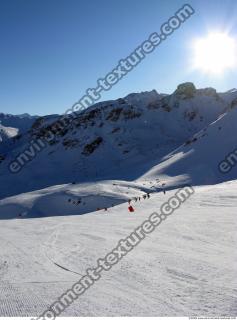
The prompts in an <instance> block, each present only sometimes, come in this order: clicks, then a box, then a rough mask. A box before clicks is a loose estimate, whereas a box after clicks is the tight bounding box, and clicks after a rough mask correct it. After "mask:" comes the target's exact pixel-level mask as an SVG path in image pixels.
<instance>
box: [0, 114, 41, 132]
mask: <svg viewBox="0 0 237 320" xmlns="http://www.w3.org/2000/svg"><path fill="white" fill-rule="evenodd" d="M37 118H38V117H37V116H30V115H29V114H27V113H24V114H20V115H12V114H4V113H0V124H2V125H3V126H4V127H11V128H16V129H18V131H19V133H25V132H26V131H27V130H28V129H30V127H31V126H32V124H33V123H34V122H35V120H36V119H37Z"/></svg>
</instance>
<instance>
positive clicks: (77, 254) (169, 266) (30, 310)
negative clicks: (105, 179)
mask: <svg viewBox="0 0 237 320" xmlns="http://www.w3.org/2000/svg"><path fill="white" fill-rule="evenodd" d="M144 187H146V186H144ZM147 187H148V186H147ZM73 188H74V187H73ZM75 188H76V186H75ZM94 188H95V186H94ZM124 188H125V185H124ZM57 189H58V192H59V193H60V192H61V193H62V192H68V189H67V187H66V186H63V187H61V189H60V188H59V187H57ZM126 189H127V192H131V193H129V196H131V195H133V194H134V193H133V191H130V189H129V188H128V185H127V186H126ZM60 190H61V191H60ZM63 190H64V191H63ZM87 190H88V189H87V188H84V196H86V194H87ZM75 191H76V189H71V190H70V192H71V193H70V196H71V197H72V194H73V192H75ZM97 191H98V192H102V193H103V192H104V191H105V185H103V186H100V187H98V190H97ZM120 191H121V190H119V193H120ZM108 192H110V194H111V195H112V193H113V190H108ZM137 192H138V191H137ZM140 192H141V191H140ZM174 192H175V190H172V191H168V192H167V193H166V194H165V195H164V194H163V193H162V192H158V193H153V194H151V198H150V199H147V200H143V201H141V202H138V203H132V205H133V206H134V208H135V212H134V213H129V212H128V209H127V204H125V203H123V204H120V205H117V206H115V207H113V208H109V210H108V211H107V212H105V211H97V212H92V213H90V214H85V215H76V216H75V215H74V216H73V215H71V216H64V217H47V218H40V219H39V218H35V219H34V218H29V219H14V220H1V221H0V240H1V255H0V282H1V286H0V288H1V290H0V301H1V304H0V315H1V316H39V315H40V314H41V313H42V312H44V311H45V310H46V309H47V307H49V306H50V305H51V304H52V303H54V302H55V301H56V299H57V298H58V297H59V296H60V295H62V294H63V293H64V292H65V291H66V290H68V289H70V288H71V286H72V285H73V284H74V283H75V282H77V281H78V279H79V277H80V275H84V274H85V270H86V269H87V268H88V267H95V266H96V261H97V259H98V258H103V257H104V256H105V255H106V254H107V253H109V252H110V251H111V250H112V249H113V248H114V247H116V245H117V242H118V241H119V240H120V239H123V238H126V237H127V236H129V234H130V233H131V232H132V231H133V229H134V228H136V227H138V226H139V225H140V224H141V223H142V222H143V221H144V220H146V218H148V216H149V215H150V214H151V213H152V212H154V211H157V212H159V208H160V206H161V205H162V203H163V202H164V201H166V200H167V199H168V198H169V197H170V196H172V195H173V194H174ZM89 194H90V192H89ZM125 194H126V192H125ZM121 197H123V196H121ZM124 197H125V196H124ZM28 200H29V199H26V202H27V201H28ZM61 200H62V198H61V199H60V201H61ZM117 200H118V199H117V196H116V195H114V201H117ZM236 200H237V182H236V181H232V182H226V183H222V184H219V185H215V186H205V187H195V194H194V195H192V197H191V198H190V199H188V200H187V201H186V202H185V203H184V204H183V205H182V206H181V207H180V208H179V209H178V210H177V211H175V212H174V213H173V214H172V215H171V216H169V217H168V218H167V219H166V220H165V221H163V222H162V224H161V225H159V226H158V227H157V228H156V229H155V231H153V233H152V234H150V235H149V236H147V237H146V238H145V239H144V240H143V241H142V242H141V243H140V244H139V245H138V246H137V247H135V248H134V249H133V251H131V252H129V253H128V254H127V255H126V256H125V257H124V258H123V259H122V260H121V261H120V262H119V263H118V264H117V265H115V266H114V267H113V268H112V269H111V270H110V271H108V272H105V271H102V273H101V276H102V277H101V279H100V280H98V282H96V283H95V284H94V285H93V286H92V287H91V288H90V289H89V290H87V291H86V293H84V294H83V295H82V296H80V297H79V299H78V300H76V301H75V302H74V303H73V304H72V305H71V306H70V307H69V308H67V309H66V310H65V311H64V313H63V314H62V315H63V316H184V315H185V316H194V315H196V316H205V317H211V316H212V317H213V316H214V317H219V316H236V312H237V303H236V302H237V290H236V285H237V280H236V279H237V278H236V272H237V251H236V244H237V243H236V242H237V241H236V240H237V238H236V237H237V236H236V227H237V219H236V205H237V202H236ZM119 201H120V200H119ZM60 205H62V202H61V203H60ZM65 206H67V204H66V199H65ZM72 206H73V205H72ZM51 209H52V208H51V207H50V206H49V207H48V210H49V211H51ZM54 210H55V207H54ZM54 213H56V212H49V214H48V215H51V214H54ZM72 214H73V209H72ZM66 269H67V270H66Z"/></svg>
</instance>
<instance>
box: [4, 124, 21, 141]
mask: <svg viewBox="0 0 237 320" xmlns="http://www.w3.org/2000/svg"><path fill="white" fill-rule="evenodd" d="M18 132H19V130H18V129H17V128H11V127H4V126H3V125H1V124H0V143H1V142H3V141H6V140H8V139H10V138H13V137H15V136H17V135H18Z"/></svg>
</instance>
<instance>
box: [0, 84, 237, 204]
mask: <svg viewBox="0 0 237 320" xmlns="http://www.w3.org/2000/svg"><path fill="white" fill-rule="evenodd" d="M236 98H237V93H236V92H235V91H231V92H228V93H226V94H218V93H217V92H216V91H215V90H214V89H212V88H207V89H196V88H195V87H194V85H193V84H192V83H185V84H182V85H179V86H178V88H177V90H176V91H175V92H174V93H173V94H172V95H164V94H162V95H159V94H158V93H157V92H156V91H155V90H153V91H151V92H144V93H137V94H130V95H128V96H127V97H125V98H123V99H118V100H114V101H106V102H101V103H98V104H96V105H94V106H92V107H90V108H89V109H88V110H86V112H83V113H81V114H78V116H77V117H76V118H75V119H74V121H73V123H72V124H71V125H70V126H68V127H63V129H59V128H57V129H53V130H54V133H55V138H54V139H53V140H51V141H50V142H49V144H47V147H45V148H43V149H42V150H41V151H40V152H36V151H35V157H32V158H31V157H29V156H28V161H26V164H25V166H24V167H23V168H22V170H21V171H20V172H18V173H16V174H12V173H10V172H9V170H8V167H9V163H11V161H14V160H15V159H16V158H17V157H18V156H19V154H20V153H21V152H23V151H24V150H27V149H28V150H30V149H29V148H30V146H31V145H30V143H31V141H33V140H35V139H38V138H44V137H45V136H47V134H48V131H47V130H48V129H50V128H54V125H55V123H56V121H57V120H58V116H56V115H52V116H45V117H40V118H37V119H36V120H35V122H34V123H33V124H32V126H31V128H30V129H29V130H28V131H27V132H26V133H24V134H22V135H20V136H19V135H18V136H16V137H14V138H12V139H11V140H10V141H8V143H2V144H0V155H1V157H2V161H1V164H0V177H1V181H2V183H3V185H5V188H4V190H1V191H0V196H1V198H4V197H7V196H12V195H16V194H20V193H23V192H29V191H34V190H39V189H42V188H46V187H51V186H54V185H60V184H67V183H71V182H73V181H75V182H77V183H79V182H80V183H81V182H90V181H95V180H103V179H120V180H126V181H128V180H134V179H137V178H139V177H140V176H142V175H144V174H145V173H146V172H147V171H149V170H150V169H151V168H153V167H154V166H156V165H157V164H158V163H159V162H160V160H161V159H162V158H163V157H164V156H165V155H167V154H169V153H170V152H172V151H173V150H175V149H176V148H178V147H179V146H180V145H182V144H184V143H185V142H187V141H188V140H189V139H190V138H191V137H192V136H193V135H194V134H196V133H197V132H199V131H200V130H202V129H204V128H206V127H207V126H208V125H210V124H211V123H212V122H213V121H216V120H217V119H218V117H220V115H222V114H224V113H226V112H227V111H228V110H231V108H233V106H234V105H235V103H236ZM223 134H224V131H223ZM32 148H33V147H32V146H31V149H32ZM31 152H32V150H31ZM59 173H60V174H59Z"/></svg>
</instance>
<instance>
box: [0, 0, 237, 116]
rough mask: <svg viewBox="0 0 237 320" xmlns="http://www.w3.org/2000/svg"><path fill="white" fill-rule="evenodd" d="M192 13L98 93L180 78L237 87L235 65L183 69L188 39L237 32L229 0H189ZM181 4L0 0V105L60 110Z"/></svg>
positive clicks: (166, 88)
mask: <svg viewBox="0 0 237 320" xmlns="http://www.w3.org/2000/svg"><path fill="white" fill-rule="evenodd" d="M188 3H189V4H190V5H192V7H193V8H194V9H195V11H196V12H195V14H194V15H193V16H192V17H191V18H190V19H189V20H188V21H186V22H185V23H184V24H183V25H182V26H181V27H180V28H179V29H178V30H177V31H175V32H174V33H173V34H172V35H171V36H170V37H169V38H168V39H167V40H166V41H164V42H163V43H162V44H161V45H160V46H158V47H157V48H156V50H155V51H154V52H153V53H151V54H150V55H148V56H147V57H146V59H145V60H143V61H142V62H141V63H140V64H139V65H138V66H137V67H136V68H135V69H134V70H133V71H132V72H130V73H129V74H128V75H127V76H126V77H125V78H123V79H122V81H120V82H119V83H118V84H116V85H115V86H114V87H113V88H112V89H111V90H110V91H109V92H106V93H103V95H102V100H107V99H116V98H118V97H122V96H125V95H127V94H128V93H131V92H139V91H146V90H152V89H156V90H157V91H158V92H165V93H171V92H173V91H174V90H175V88H176V87H177V85H178V84H179V83H181V82H185V81H192V82H194V83H195V85H196V86H197V87H206V86H213V87H215V88H216V89H218V90H219V91H225V90H228V89H231V88H233V87H237V81H236V75H237V70H232V71H229V72H227V73H225V74H224V75H222V77H216V76H207V75H203V74H202V73H201V72H200V71H191V70H190V68H189V64H190V63H189V61H190V59H191V56H192V49H191V44H192V42H193V40H194V39H195V38H197V37H202V36H205V35H206V34H207V33H208V31H212V30H218V31H225V30H228V32H229V33H230V35H231V36H233V37H236V36H237V2H236V0H225V1H223V0H221V1H220V0H209V1H204V0H199V1H198V0H196V1H195V0H193V1H189V2H188ZM184 4H185V2H184V1H180V0H172V1H171V0H119V1H118V0H100V1H96V0H94V1H92V0H0V39H1V51H0V112H7V113H13V114H19V113H24V112H28V113H30V114H39V115H42V114H50V113H63V112H64V110H66V109H68V108H69V107H71V105H72V104H73V103H75V102H76V101H78V100H79V99H80V98H81V96H82V95H84V92H85V91H86V89H87V88H91V87H95V86H96V81H97V79H98V78H100V77H103V76H105V75H106V74H107V73H108V72H109V71H111V70H112V69H113V68H114V67H115V66H116V65H117V63H118V61H119V60H120V59H121V58H124V57H126V56H127V55H129V54H130V53H131V52H132V51H133V50H134V49H135V48H136V47H137V46H138V45H139V44H140V43H141V42H142V41H144V40H146V39H147V37H148V36H149V35H150V34H151V33H152V32H154V31H159V29H160V25H161V24H162V23H163V22H165V21H166V20H168V19H169V17H170V16H172V15H173V14H174V13H175V12H176V11H177V10H178V9H179V8H180V7H182V6H183V5H184Z"/></svg>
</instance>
